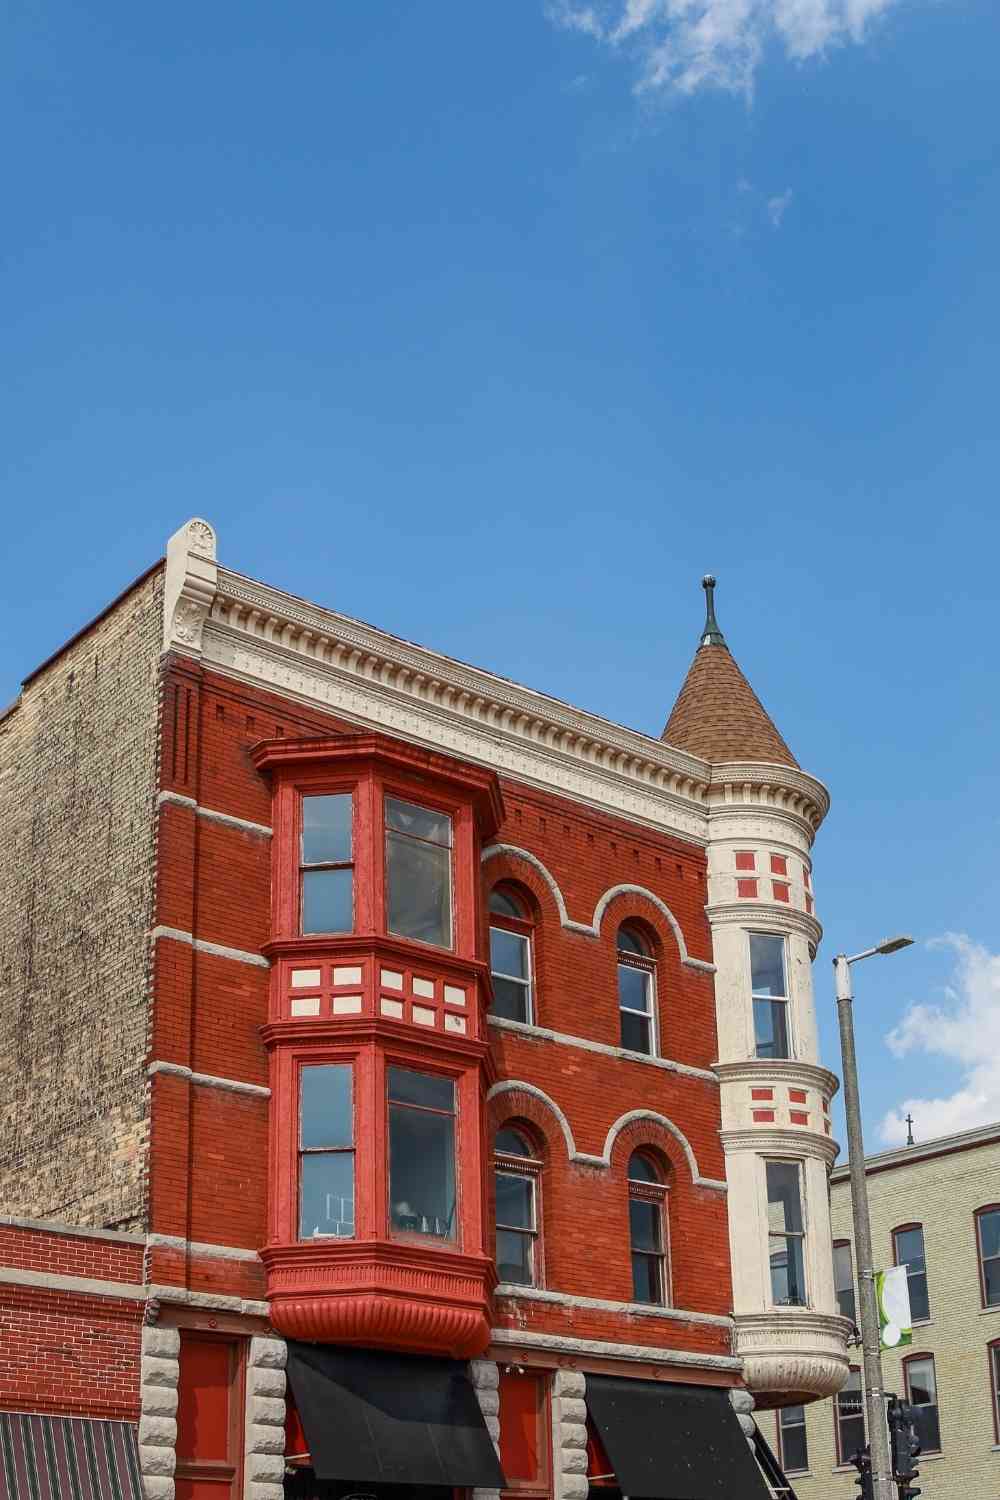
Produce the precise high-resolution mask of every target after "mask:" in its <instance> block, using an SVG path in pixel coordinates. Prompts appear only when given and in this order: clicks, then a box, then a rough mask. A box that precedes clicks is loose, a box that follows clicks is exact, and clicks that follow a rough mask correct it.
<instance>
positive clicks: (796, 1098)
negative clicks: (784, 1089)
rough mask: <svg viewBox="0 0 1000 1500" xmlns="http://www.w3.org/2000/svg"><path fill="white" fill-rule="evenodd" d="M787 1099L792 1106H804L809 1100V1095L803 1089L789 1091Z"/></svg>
mask: <svg viewBox="0 0 1000 1500" xmlns="http://www.w3.org/2000/svg"><path fill="white" fill-rule="evenodd" d="M788 1097H789V1099H791V1101H792V1103H793V1104H806V1103H808V1100H809V1095H808V1094H807V1093H806V1091H805V1089H789V1090H788Z"/></svg>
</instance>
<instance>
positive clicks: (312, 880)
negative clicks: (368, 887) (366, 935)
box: [302, 868, 354, 933]
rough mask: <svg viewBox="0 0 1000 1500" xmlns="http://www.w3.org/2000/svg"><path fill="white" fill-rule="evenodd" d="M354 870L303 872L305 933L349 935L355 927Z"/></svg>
mask: <svg viewBox="0 0 1000 1500" xmlns="http://www.w3.org/2000/svg"><path fill="white" fill-rule="evenodd" d="M353 876H354V871H353V870H352V869H350V868H347V869H342V870H303V872H302V931H303V932H305V933H308V932H350V931H351V930H352V929H353V927H354V911H353V907H354V880H353Z"/></svg>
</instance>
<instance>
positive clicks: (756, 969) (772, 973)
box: [750, 932, 788, 998]
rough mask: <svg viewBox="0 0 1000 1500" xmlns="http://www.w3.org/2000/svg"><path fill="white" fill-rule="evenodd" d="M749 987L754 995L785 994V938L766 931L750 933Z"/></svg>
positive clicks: (775, 995)
mask: <svg viewBox="0 0 1000 1500" xmlns="http://www.w3.org/2000/svg"><path fill="white" fill-rule="evenodd" d="M750 988H751V990H752V992H753V994H755V995H770V996H773V997H775V998H776V997H778V996H783V995H787V994H788V991H787V990H786V988H785V940H784V938H782V937H774V936H772V935H771V934H770V933H766V932H751V933H750Z"/></svg>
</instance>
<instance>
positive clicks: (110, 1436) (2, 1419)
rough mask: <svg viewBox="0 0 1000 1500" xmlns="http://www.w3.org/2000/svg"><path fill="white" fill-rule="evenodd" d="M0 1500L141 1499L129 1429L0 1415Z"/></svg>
mask: <svg viewBox="0 0 1000 1500" xmlns="http://www.w3.org/2000/svg"><path fill="white" fill-rule="evenodd" d="M0 1500H142V1479H141V1477H140V1475H139V1442H138V1435H137V1431H136V1428H135V1426H134V1425H133V1424H132V1423H131V1422H91V1421H87V1420H85V1419H84V1418H82V1417H40V1416H34V1415H27V1414H25V1413H23V1412H13V1411H4V1412H0Z"/></svg>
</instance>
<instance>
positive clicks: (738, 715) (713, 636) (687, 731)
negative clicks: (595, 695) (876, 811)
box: [660, 576, 799, 767]
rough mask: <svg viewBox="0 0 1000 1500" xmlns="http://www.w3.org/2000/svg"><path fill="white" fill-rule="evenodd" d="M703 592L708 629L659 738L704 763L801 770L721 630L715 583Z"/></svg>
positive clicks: (707, 580)
mask: <svg viewBox="0 0 1000 1500" xmlns="http://www.w3.org/2000/svg"><path fill="white" fill-rule="evenodd" d="M702 587H703V588H704V590H705V594H706V597H707V604H708V614H707V618H706V620H705V629H704V631H703V633H702V638H701V643H700V645H699V647H698V650H697V652H696V653H695V658H694V661H693V662H692V663H691V667H690V669H689V671H688V674H687V677H686V678H685V679H684V686H683V687H682V688H681V690H680V692H679V693H678V695H677V701H676V703H675V704H674V706H673V708H672V710H671V712H670V718H669V719H668V720H667V723H666V727H665V729H664V731H663V734H662V735H661V736H660V738H661V739H662V740H664V741H665V742H666V743H667V744H668V745H674V746H676V748H677V749H678V750H687V751H689V752H690V753H691V754H692V755H700V756H701V757H702V759H703V760H710V761H730V760H752V761H768V762H771V763H772V764H775V765H782V766H796V767H798V764H799V763H798V761H797V760H796V759H795V756H794V755H793V754H792V752H791V750H789V748H788V746H787V745H786V744H785V742H784V740H783V739H782V737H781V735H780V734H779V733H778V731H777V729H776V728H775V727H774V724H773V723H772V722H771V719H770V717H769V715H768V713H767V710H766V709H765V708H764V705H763V704H762V703H761V701H760V699H759V698H758V697H757V694H756V693H755V692H754V690H753V688H752V687H751V686H750V684H749V682H747V680H746V678H745V677H744V675H743V673H742V672H741V671H740V669H739V667H738V666H737V664H736V661H735V659H734V657H733V656H732V654H731V652H730V650H729V647H728V646H727V645H726V642H725V639H724V637H723V634H722V631H721V630H720V629H719V627H718V623H717V622H716V618H715V607H714V602H713V598H712V594H713V590H714V588H715V579H714V578H712V577H710V576H709V577H706V578H704V579H703V580H702Z"/></svg>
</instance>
